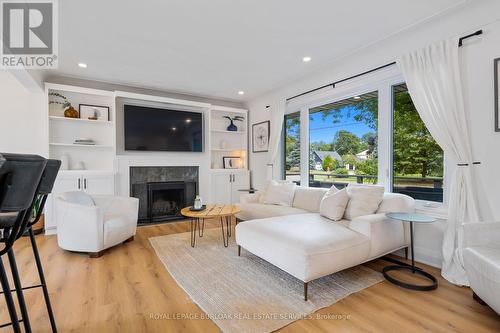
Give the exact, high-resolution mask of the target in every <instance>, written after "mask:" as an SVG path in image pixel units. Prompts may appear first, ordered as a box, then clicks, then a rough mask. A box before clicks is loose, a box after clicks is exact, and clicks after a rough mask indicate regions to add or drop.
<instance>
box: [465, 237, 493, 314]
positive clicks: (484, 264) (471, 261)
mask: <svg viewBox="0 0 500 333" xmlns="http://www.w3.org/2000/svg"><path fill="white" fill-rule="evenodd" d="M464 265H465V270H466V272H467V277H468V278H469V282H470V286H471V288H472V290H474V292H475V293H476V294H477V295H478V296H479V297H481V299H482V300H483V301H485V302H486V303H487V304H488V305H489V306H490V307H491V308H492V309H493V310H495V311H496V312H497V313H499V314H500V291H499V290H500V249H499V248H493V247H486V246H478V247H468V248H466V249H464Z"/></svg>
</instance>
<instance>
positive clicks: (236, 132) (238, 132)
mask: <svg viewBox="0 0 500 333" xmlns="http://www.w3.org/2000/svg"><path fill="white" fill-rule="evenodd" d="M210 131H212V132H214V133H227V134H246V131H227V130H216V129H213V130H210Z"/></svg>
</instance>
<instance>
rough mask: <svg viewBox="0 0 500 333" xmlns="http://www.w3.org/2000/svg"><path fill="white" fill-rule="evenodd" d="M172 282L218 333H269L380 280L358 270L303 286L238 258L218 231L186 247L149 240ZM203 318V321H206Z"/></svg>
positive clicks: (247, 256)
mask: <svg viewBox="0 0 500 333" xmlns="http://www.w3.org/2000/svg"><path fill="white" fill-rule="evenodd" d="M149 240H150V242H151V244H152V245H153V248H154V249H155V251H156V254H157V255H158V257H159V258H160V260H161V261H162V262H163V264H164V265H165V267H166V268H167V270H168V271H169V272H170V274H171V275H172V276H173V277H174V279H175V280H176V281H177V283H178V284H179V285H180V286H181V287H182V288H183V289H184V290H185V292H186V293H187V294H188V295H189V296H190V297H191V299H192V300H193V301H194V302H195V303H196V304H198V306H199V307H200V308H201V309H202V310H203V311H204V312H205V313H206V318H209V319H211V320H213V321H214V322H215V323H216V324H217V325H218V326H219V328H220V329H221V330H222V331H223V332H227V333H232V332H253V333H256V332H272V331H274V330H277V329H279V328H281V327H283V326H286V325H288V324H289V323H291V322H293V321H295V320H298V319H302V318H307V317H308V315H309V314H312V313H313V312H315V311H317V310H319V309H321V308H324V307H327V306H329V305H331V304H333V303H335V302H337V301H339V300H340V299H342V298H344V297H346V296H348V295H350V294H352V293H355V292H357V291H360V290H362V289H365V288H368V287H370V286H372V285H374V284H376V283H378V282H381V281H383V280H384V279H383V276H382V274H380V273H378V272H376V271H374V270H372V269H369V268H367V267H364V266H357V267H353V268H351V269H348V270H345V271H342V272H338V273H335V274H332V275H329V276H325V277H323V278H321V279H317V280H314V281H311V282H310V283H309V300H308V301H307V302H306V301H304V299H303V284H302V282H301V281H299V280H297V279H296V278H294V277H293V276H291V275H289V274H287V273H285V272H284V271H282V270H280V269H279V268H277V267H275V266H273V265H271V264H269V263H268V262H266V261H264V260H263V259H260V258H259V257H257V256H255V255H252V254H251V253H249V252H248V251H245V250H244V249H242V251H241V257H238V254H237V246H236V244H235V242H234V235H233V237H231V238H230V242H229V247H228V248H225V247H224V246H223V244H222V235H221V230H220V229H207V230H205V234H204V236H203V237H202V238H199V237H196V247H195V248H192V247H191V246H190V233H189V232H187V233H181V234H173V235H166V236H159V237H152V238H150V239H149ZM206 318H204V319H206Z"/></svg>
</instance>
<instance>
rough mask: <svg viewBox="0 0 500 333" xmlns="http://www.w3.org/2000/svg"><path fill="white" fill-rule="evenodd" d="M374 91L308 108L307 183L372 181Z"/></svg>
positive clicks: (375, 162)
mask: <svg viewBox="0 0 500 333" xmlns="http://www.w3.org/2000/svg"><path fill="white" fill-rule="evenodd" d="M377 122H378V93H377V92H376V91H374V92H371V93H367V94H363V95H359V96H353V97H352V98H347V99H344V100H341V101H337V102H333V103H328V104H325V105H321V106H318V107H315V108H312V109H310V110H309V186H312V187H331V186H332V185H333V184H335V186H336V187H337V188H342V187H345V186H346V185H347V184H348V183H370V184H373V183H376V182H377V173H378V152H377V128H378V126H377Z"/></svg>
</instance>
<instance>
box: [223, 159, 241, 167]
mask: <svg viewBox="0 0 500 333" xmlns="http://www.w3.org/2000/svg"><path fill="white" fill-rule="evenodd" d="M222 165H223V168H224V169H240V165H241V157H239V156H224V157H222Z"/></svg>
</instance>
